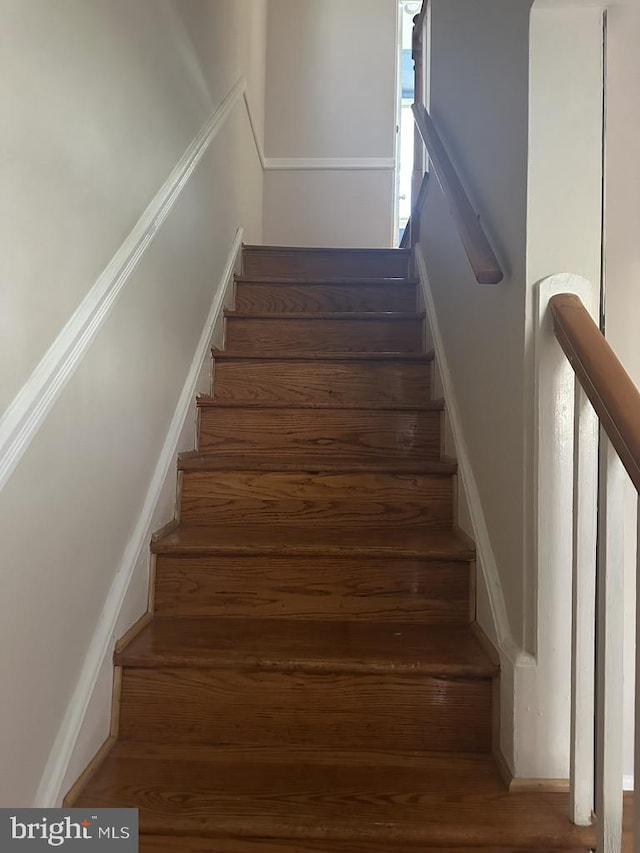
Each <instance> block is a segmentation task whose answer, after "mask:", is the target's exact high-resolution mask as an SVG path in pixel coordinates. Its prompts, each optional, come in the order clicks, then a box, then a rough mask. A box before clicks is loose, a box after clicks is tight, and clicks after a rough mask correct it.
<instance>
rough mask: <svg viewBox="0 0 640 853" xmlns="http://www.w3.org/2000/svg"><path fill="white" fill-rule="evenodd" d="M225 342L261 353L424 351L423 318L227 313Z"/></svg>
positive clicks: (244, 349) (236, 347) (231, 347)
mask: <svg viewBox="0 0 640 853" xmlns="http://www.w3.org/2000/svg"><path fill="white" fill-rule="evenodd" d="M225 341H226V346H227V347H228V348H229V349H239V350H243V351H244V352H252V353H256V354H258V355H259V354H260V352H262V351H263V350H279V349H280V350H296V351H300V350H311V351H314V352H332V351H334V352H335V351H338V352H342V351H344V350H347V351H356V352H376V351H381V352H388V351H399V352H421V351H422V350H423V321H422V319H414V318H410V319H400V320H389V319H386V318H383V319H371V320H366V321H365V320H355V319H352V318H348V317H347V316H346V315H343V318H342V319H339V318H338V319H336V318H331V319H317V318H309V317H308V318H307V319H299V318H291V319H289V320H286V321H285V320H282V321H280V322H277V321H275V320H274V319H271V318H269V317H268V315H265V316H264V317H263V318H258V319H254V318H249V317H228V318H227V320H226V336H225Z"/></svg>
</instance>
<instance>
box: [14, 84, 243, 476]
mask: <svg viewBox="0 0 640 853" xmlns="http://www.w3.org/2000/svg"><path fill="white" fill-rule="evenodd" d="M246 85H247V83H246V78H245V77H244V76H242V77H240V78H239V79H238V80H237V82H236V83H235V85H234V86H233V88H232V89H231V91H230V92H229V94H228V95H227V96H226V98H225V99H224V100H223V101H222V103H221V104H220V105H219V106H218V107H217V108H216V110H215V111H214V112H213V114H212V115H211V117H210V118H209V119H208V120H207V121H206V122H205V124H204V125H203V127H202V128H201V130H200V131H199V133H198V134H197V136H196V137H195V139H194V140H193V142H192V143H191V144H190V145H189V147H188V148H187V150H186V151H185V153H184V154H183V156H182V157H181V158H180V160H179V162H178V164H177V165H176V167H175V168H174V169H173V171H172V172H171V174H170V175H169V177H168V178H167V180H166V181H165V182H164V184H163V185H162V187H161V188H160V190H159V191H158V192H157V193H156V196H155V197H154V199H153V200H152V201H151V203H150V204H149V206H148V207H147V209H146V210H145V212H144V213H143V214H142V216H141V217H140V219H139V220H138V222H137V223H136V224H135V226H134V227H133V229H132V231H131V232H130V233H129V235H128V236H127V237H126V238H125V240H124V242H123V243H122V245H121V246H120V248H119V249H118V251H117V252H116V253H115V255H114V256H113V258H112V260H111V261H110V262H109V264H108V266H107V267H106V268H105V270H104V271H103V272H102V273H101V275H100V276H99V277H98V279H97V280H96V281H95V283H94V284H93V286H92V287H91V289H90V290H89V292H88V293H87V295H86V296H85V298H84V299H83V300H82V302H81V303H80V305H79V306H78V308H77V309H76V311H75V312H74V314H73V315H72V317H71V318H70V319H69V321H68V322H67V323H66V325H65V326H64V328H63V329H62V331H61V332H60V333H59V335H58V336H57V338H56V339H55V341H54V342H53V344H52V345H51V346H50V347H49V349H48V350H47V352H46V353H45V355H44V356H43V358H42V360H41V361H40V363H39V364H38V366H37V367H36V368H35V370H34V371H33V373H32V374H31V376H30V377H29V379H28V380H27V382H26V384H25V385H24V386H23V388H22V389H21V390H20V391H19V392H18V394H17V395H16V397H15V398H14V399H13V400H12V402H11V403H10V405H9V407H8V408H7V410H6V412H5V413H4V414H3V415H2V418H0V490H1V489H2V488H3V487H4V486H5V484H6V483H7V481H8V479H9V477H10V476H11V474H12V473H13V471H14V470H15V468H16V466H17V465H18V463H19V462H20V460H21V459H22V457H23V456H24V454H25V452H26V451H27V449H28V447H29V445H30V444H31V442H32V441H33V439H34V437H35V436H36V434H37V432H38V430H39V429H40V427H41V426H42V424H43V422H44V420H45V419H46V417H47V415H48V414H49V412H50V411H51V409H52V407H53V405H54V403H55V402H56V400H57V399H58V397H59V396H60V394H61V393H62V391H63V389H64V388H65V386H66V385H67V383H68V382H69V380H70V378H71V377H72V376H73V374H74V372H75V370H76V368H77V367H78V365H79V363H80V361H81V360H82V358H83V356H84V354H85V352H86V351H87V349H88V347H89V345H90V344H91V342H92V341H93V339H94V338H95V336H96V334H97V333H98V331H99V329H100V327H101V326H102V324H103V322H104V321H105V319H106V317H107V316H108V314H109V313H110V311H111V309H112V308H113V306H114V304H115V302H116V300H117V299H118V297H119V296H120V294H121V293H122V291H123V289H124V287H125V285H126V284H127V282H128V281H129V278H130V277H131V274H132V273H133V271H134V269H135V268H136V266H137V265H138V263H139V261H140V259H141V257H142V255H143V254H144V252H145V251H146V250H147V248H148V247H149V245H150V244H151V242H152V241H153V239H154V237H155V236H156V234H157V233H158V231H159V229H160V228H161V226H162V224H163V222H164V221H165V220H166V218H167V216H168V215H169V213H170V211H171V209H172V207H173V205H174V204H175V202H176V200H177V198H178V196H179V195H180V193H181V192H182V189H183V188H184V186H185V184H186V183H187V181H188V180H189V178H190V177H191V175H192V174H193V172H194V170H195V168H196V166H197V165H198V163H199V162H200V161H201V160H202V157H203V156H204V154H205V152H206V151H207V149H208V147H209V145H210V144H211V142H212V140H213V139H214V137H215V136H216V134H217V133H218V131H219V130H220V128H221V127H222V126H223V124H224V123H225V120H226V119H227V117H228V115H229V113H230V112H231V110H232V109H233V107H234V106H235V104H236V103H237V102H238V100H239V98H240V97H241V96H242V95H243V94H244V92H245V90H246Z"/></svg>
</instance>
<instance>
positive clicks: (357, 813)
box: [76, 742, 595, 849]
mask: <svg viewBox="0 0 640 853" xmlns="http://www.w3.org/2000/svg"><path fill="white" fill-rule="evenodd" d="M76 805H77V806H79V807H94V808H108V807H116V806H123V805H126V806H128V807H131V808H139V809H140V827H141V831H142V833H163V832H168V833H170V834H173V835H176V834H180V833H183V834H187V835H195V836H207V835H211V836H216V837H219V836H222V837H225V836H234V837H236V838H251V837H255V838H263V839H267V838H272V839H273V838H277V839H318V840H320V839H322V840H324V841H330V840H334V841H336V842H348V841H357V842H368V841H369V840H372V841H375V842H377V843H378V844H383V843H384V842H389V843H394V842H397V843H403V842H404V843H407V844H416V845H418V844H420V845H423V846H424V847H427V846H429V845H431V846H447V847H449V846H452V847H455V846H465V845H471V846H474V847H478V846H480V845H486V846H498V847H499V846H509V845H515V846H518V847H527V846H528V847H545V846H546V847H553V848H565V849H566V848H575V847H583V848H584V847H587V848H588V847H593V846H595V834H594V828H593V827H577V826H574V825H573V824H571V823H570V822H569V819H568V817H567V814H568V807H569V797H568V795H566V794H543V793H526V794H525V793H517V794H516V793H513V794H510V793H508V792H507V791H506V789H505V787H504V784H503V783H502V781H501V779H500V777H499V775H498V773H497V771H496V768H495V766H494V764H493V761H492V759H491V758H490V757H489V756H481V755H474V756H470V755H461V754H456V755H452V754H429V753H400V752H399V753H390V752H376V751H371V752H362V751H360V752H340V751H329V750H322V749H320V750H314V749H307V748H304V747H297V748H287V747H286V746H284V745H282V744H278V745H276V746H274V747H259V748H247V747H240V746H236V747H232V746H222V747H215V746H207V745H206V744H193V745H189V744H180V745H172V744H167V745H165V746H161V745H157V744H149V743H144V742H142V743H127V742H120V743H118V744H116V746H115V747H114V749H113V750H112V752H111V753H110V755H109V756H108V757H107V759H106V761H105V762H104V764H103V765H102V767H101V768H100V769H99V770H98V772H97V773H96V775H95V776H94V777H93V778H92V779H91V781H90V782H89V784H88V786H87V788H86V789H85V791H84V792H83V794H82V795H81V796H80V798H79V802H78V803H77V804H76ZM320 849H322V848H320ZM329 849H331V848H330V847H329ZM367 849H370V848H367Z"/></svg>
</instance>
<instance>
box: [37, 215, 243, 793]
mask: <svg viewBox="0 0 640 853" xmlns="http://www.w3.org/2000/svg"><path fill="white" fill-rule="evenodd" d="M242 237H243V230H242V228H239V229H238V231H237V232H236V235H235V238H234V241H233V244H232V246H231V249H230V251H229V255H228V257H227V260H226V263H225V266H224V270H223V272H222V275H221V278H220V282H219V285H218V288H217V289H216V292H215V295H214V297H213V301H212V304H211V308H210V311H209V315H208V317H207V319H206V322H205V324H204V327H203V330H202V334H201V335H200V340H199V342H198V346H197V349H196V351H195V354H194V357H193V360H192V362H191V366H190V368H189V372H188V374H187V377H186V379H185V384H184V387H183V390H182V393H181V395H180V398H179V400H178V403H177V406H176V409H175V411H174V414H173V418H172V420H171V423H170V425H169V429H168V431H167V435H166V438H165V441H164V444H163V447H162V450H161V452H160V455H159V458H158V461H157V463H156V468H155V470H154V472H153V476H152V478H151V483H150V486H149V489H148V491H147V495H146V498H145V501H144V505H143V508H142V511H141V513H140V517H139V519H138V523H137V524H136V527H135V530H134V531H133V534H132V536H131V538H130V539H129V542H128V543H127V546H126V548H125V551H124V554H123V557H122V561H121V563H120V566H119V568H118V571H117V572H116V573H115V576H114V581H113V583H112V585H111V589H110V590H109V593H108V595H107V599H106V601H105V604H104V607H103V609H102V613H101V615H100V617H99V619H98V623H97V627H96V630H95V632H94V635H93V638H92V640H91V643H90V644H89V648H88V651H87V654H86V657H85V660H84V664H83V666H82V670H81V672H80V676H79V678H78V682H77V684H76V688H75V690H74V691H73V694H72V695H71V697H70V700H69V703H68V705H67V711H66V714H65V716H64V719H63V721H62V724H61V726H60V728H59V730H58V734H57V736H56V739H55V742H54V745H53V748H52V750H51V753H50V755H49V759H48V761H47V765H46V768H45V771H44V773H43V776H42V779H41V782H40V785H39V788H38V792H37V794H36V797H35V801H34V806H35V807H40V808H49V807H52V806H56V805H57V804H58V803H59V801H60V796H61V789H62V785H63V783H64V778H65V774H66V772H67V768H68V767H69V763H70V761H71V757H72V754H73V751H74V748H75V745H76V742H77V739H78V736H79V733H80V731H81V728H82V725H83V722H84V718H85V715H86V712H87V708H88V707H89V703H90V700H91V696H92V694H93V691H94V690H95V687H96V684H97V680H98V675H99V673H100V670H101V667H102V666H103V664H104V662H105V659H106V658H108V659H109V660H110V659H111V657H112V655H113V649H114V634H115V632H116V629H117V623H118V617H119V614H120V613H121V611H122V606H123V603H124V601H125V597H126V594H127V590H128V589H129V585H130V583H131V579H132V577H133V574H134V571H135V568H136V566H137V565H138V563H139V561H140V559H141V557H142V556H143V554H144V551H145V549H147V550H148V548H149V541H150V539H151V536H152V534H153V527H154V526H155V525H154V524H153V518H154V510H155V507H156V505H157V503H158V501H159V499H160V495H161V492H162V486H163V484H164V482H165V480H166V477H167V475H168V473H169V471H170V470H171V469H172V468H173V466H174V465H175V460H176V456H177V453H178V443H179V441H180V435H181V433H182V430H183V427H184V424H185V422H186V419H187V418H188V417H189V414H190V412H191V411H192V408H193V400H194V397H195V394H196V388H197V382H198V377H199V376H200V373H201V371H202V369H203V367H204V364H205V360H206V359H207V358H208V357H210V350H211V340H212V337H213V333H214V328H215V325H216V322H217V320H218V318H219V317H220V316H221V313H222V309H223V305H224V297H225V294H226V291H227V288H228V287H230V286H232V283H233V273H234V269H235V265H236V260H237V257H238V255H239V253H240V251H241V249H242Z"/></svg>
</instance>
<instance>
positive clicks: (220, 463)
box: [178, 450, 458, 474]
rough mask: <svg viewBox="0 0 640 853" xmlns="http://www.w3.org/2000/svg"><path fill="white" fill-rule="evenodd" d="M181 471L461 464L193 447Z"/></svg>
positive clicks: (435, 469) (445, 467) (422, 470)
mask: <svg viewBox="0 0 640 853" xmlns="http://www.w3.org/2000/svg"><path fill="white" fill-rule="evenodd" d="M178 468H179V469H180V470H181V471H238V470H240V471H315V472H320V471H335V472H342V473H350V472H354V471H359V472H363V471H370V472H387V473H394V472H395V473H398V474H455V473H456V471H457V469H458V466H457V463H456V462H455V460H453V459H427V460H422V459H402V458H397V457H396V458H394V457H393V456H391V457H389V458H385V457H384V456H381V457H378V458H376V459H359V458H355V459H351V458H349V457H348V456H344V457H337V458H335V459H327V458H326V457H323V456H314V455H313V454H312V453H307V454H304V455H303V456H300V457H299V458H295V457H293V458H292V457H282V456H273V455H271V456H268V455H267V456H260V455H257V454H248V453H236V454H219V453H199V452H198V451H197V450H190V451H187V452H185V453H181V454H180V456H179V457H178Z"/></svg>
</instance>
